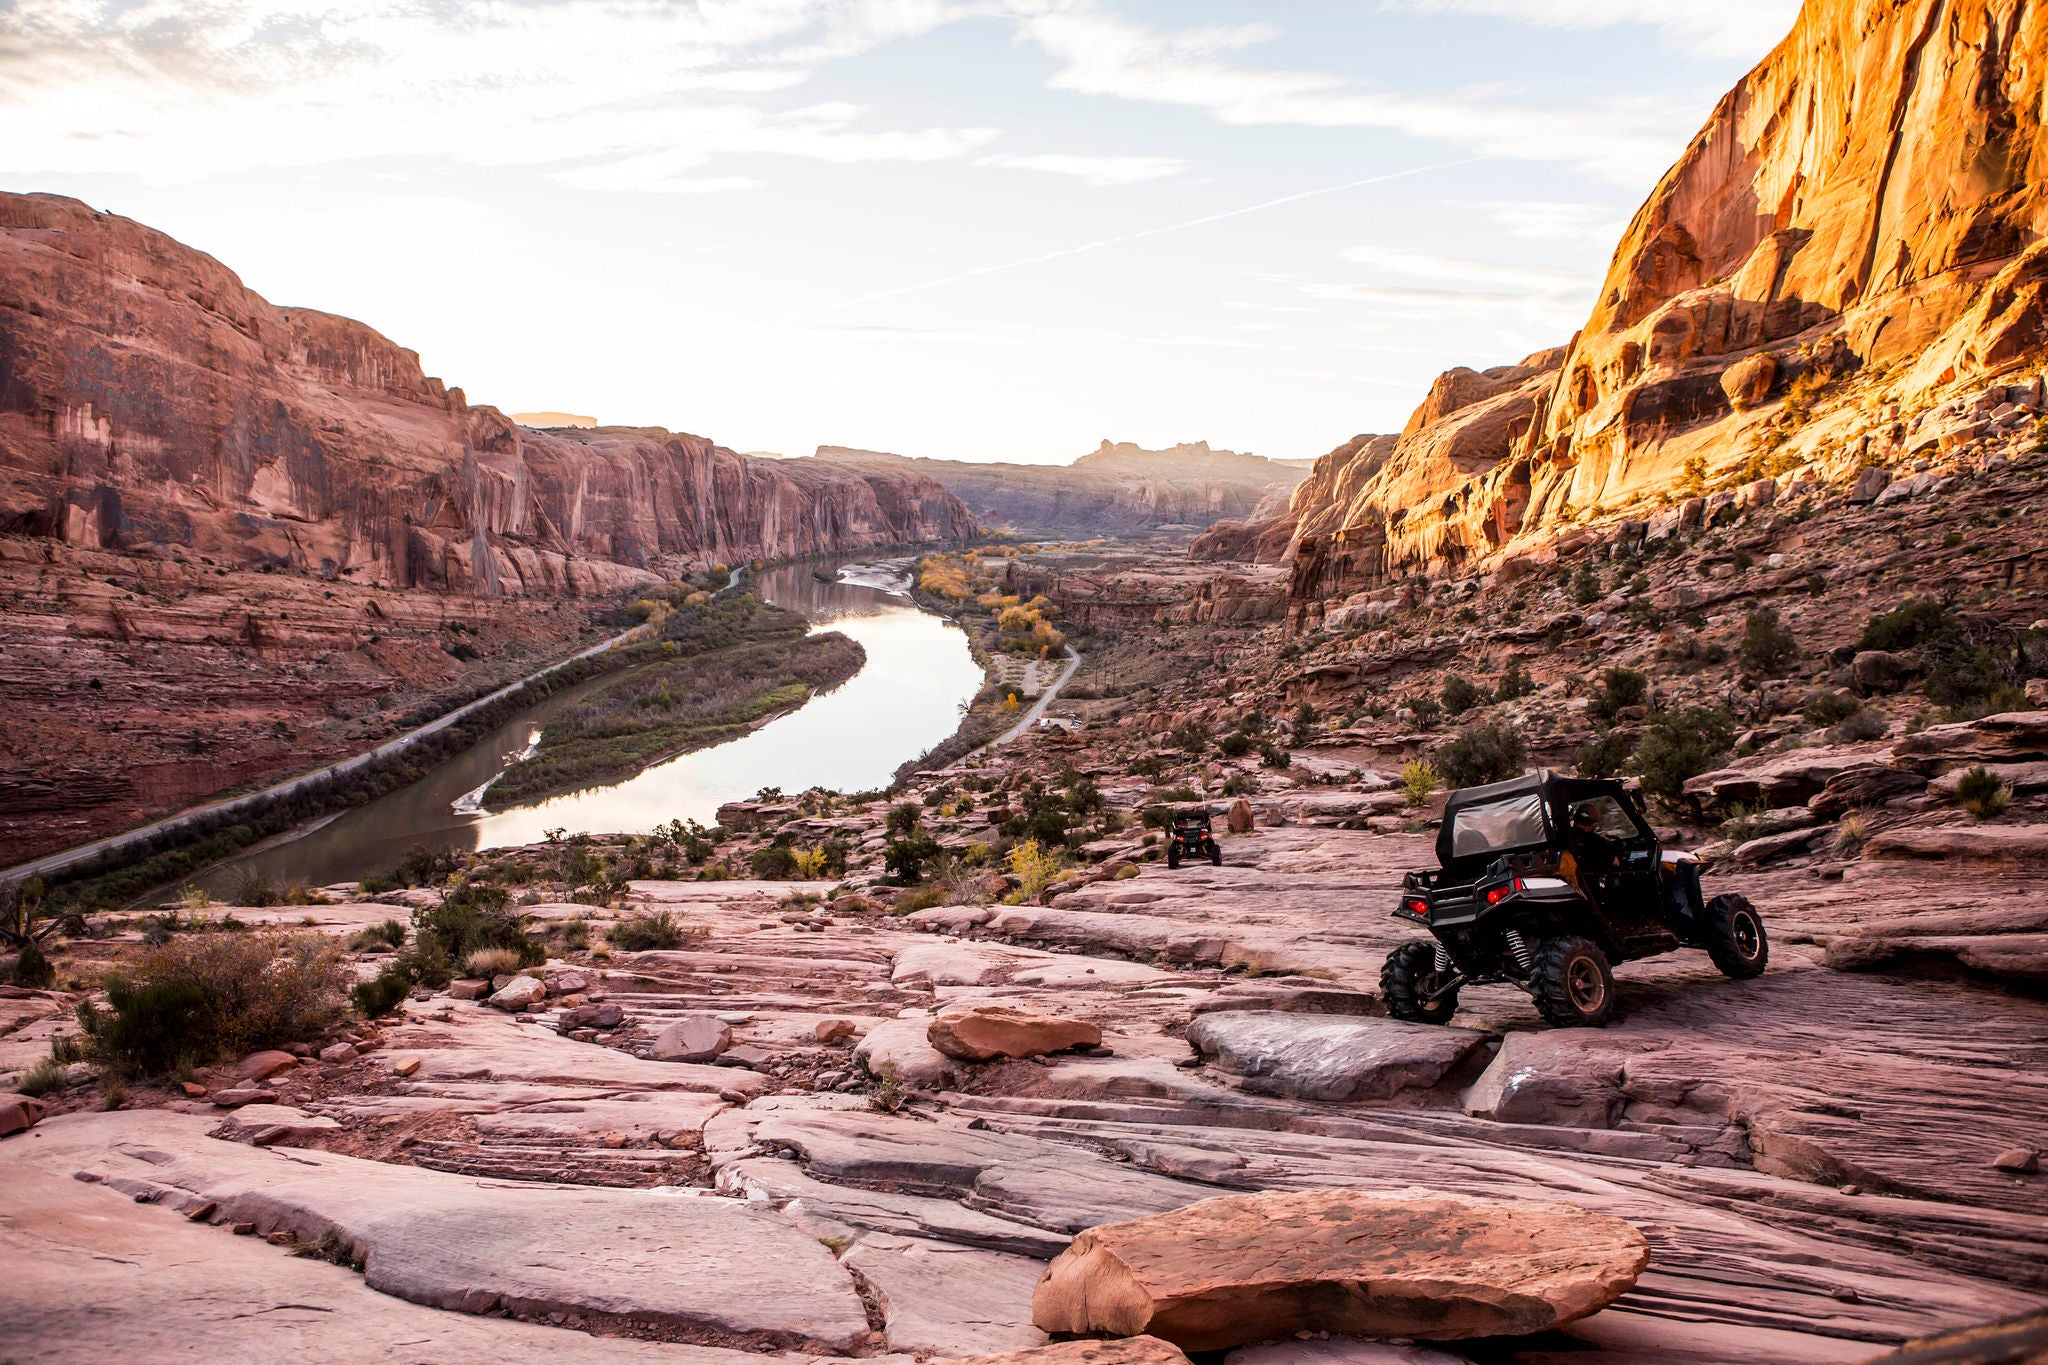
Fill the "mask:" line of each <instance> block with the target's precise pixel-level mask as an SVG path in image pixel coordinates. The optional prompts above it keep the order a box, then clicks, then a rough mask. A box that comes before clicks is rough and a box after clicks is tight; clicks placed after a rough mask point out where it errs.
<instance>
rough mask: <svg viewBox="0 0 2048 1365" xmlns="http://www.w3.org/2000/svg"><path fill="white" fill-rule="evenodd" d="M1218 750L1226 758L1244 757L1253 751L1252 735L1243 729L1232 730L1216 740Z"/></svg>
mask: <svg viewBox="0 0 2048 1365" xmlns="http://www.w3.org/2000/svg"><path fill="white" fill-rule="evenodd" d="M1216 750H1217V752H1218V753H1220V754H1222V755H1223V756H1224V757H1225V758H1243V757H1244V756H1245V755H1246V754H1248V753H1250V752H1251V751H1252V737H1251V736H1250V735H1248V734H1246V733H1245V732H1244V731H1242V730H1232V731H1231V732H1230V733H1229V734H1227V735H1225V736H1224V737H1223V738H1221V739H1219V740H1217V741H1216Z"/></svg>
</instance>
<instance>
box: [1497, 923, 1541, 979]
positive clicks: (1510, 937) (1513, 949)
mask: <svg viewBox="0 0 2048 1365" xmlns="http://www.w3.org/2000/svg"><path fill="white" fill-rule="evenodd" d="M1502 937H1503V938H1505V939H1506V940H1507V944H1508V952H1509V953H1510V954H1512V955H1513V956H1514V959H1515V965H1516V966H1517V967H1520V968H1521V969H1522V975H1523V976H1527V975H1529V974H1530V973H1531V972H1533V971H1535V970H1536V960H1535V959H1534V958H1532V957H1531V956H1529V945H1528V944H1527V943H1524V942H1523V941H1522V931H1521V930H1519V929H1510V930H1508V931H1507V932H1506V933H1505V934H1503V935H1502Z"/></svg>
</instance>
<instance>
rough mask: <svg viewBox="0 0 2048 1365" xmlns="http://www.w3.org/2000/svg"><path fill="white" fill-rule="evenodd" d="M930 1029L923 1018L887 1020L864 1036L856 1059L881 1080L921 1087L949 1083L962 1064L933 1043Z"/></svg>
mask: <svg viewBox="0 0 2048 1365" xmlns="http://www.w3.org/2000/svg"><path fill="white" fill-rule="evenodd" d="M929 1029H930V1026H929V1025H928V1024H927V1023H926V1022H925V1021H924V1020H922V1019H884V1020H883V1021H882V1022H881V1023H878V1024H876V1025H874V1026H873V1027H871V1028H870V1029H869V1030H868V1031H867V1032H866V1033H865V1034H863V1035H861V1040H860V1042H859V1044H857V1045H856V1046H855V1047H854V1049H853V1059H854V1060H855V1061H857V1062H859V1063H860V1064H861V1065H862V1066H863V1067H865V1068H867V1071H868V1074H870V1075H872V1076H875V1077H877V1078H878V1079H881V1080H889V1079H894V1080H897V1081H899V1082H901V1083H902V1084H904V1085H908V1086H915V1087H917V1088H918V1089H921V1090H936V1089H938V1088H939V1087H941V1086H944V1085H949V1084H951V1083H952V1080H953V1078H954V1076H955V1075H957V1074H958V1072H959V1065H958V1063H956V1062H955V1061H954V1060H953V1059H952V1058H950V1057H948V1056H947V1055H946V1054H945V1053H943V1052H940V1051H939V1050H938V1049H937V1048H935V1047H933V1046H932V1045H931V1040H930V1038H929V1037H928V1033H929Z"/></svg>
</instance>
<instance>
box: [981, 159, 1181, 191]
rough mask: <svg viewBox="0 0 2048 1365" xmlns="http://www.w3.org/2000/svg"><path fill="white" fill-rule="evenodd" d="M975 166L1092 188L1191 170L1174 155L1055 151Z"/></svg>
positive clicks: (1126, 183)
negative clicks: (1037, 173)
mask: <svg viewBox="0 0 2048 1365" xmlns="http://www.w3.org/2000/svg"><path fill="white" fill-rule="evenodd" d="M974 164H975V165H977V166H996V167H1000V168H1002V169H1004V170H1012V171H1043V172H1045V173H1046V174H1048V175H1066V176H1072V177H1073V178H1075V179H1077V180H1085V181H1086V182H1087V183H1089V184H1091V185H1137V184H1142V183H1143V182H1145V181H1147V180H1161V179H1164V178H1165V177H1167V176H1169V175H1178V174H1179V173H1180V172H1182V171H1184V170H1186V169H1187V164H1188V163H1187V162H1185V161H1182V160H1180V159H1179V158H1178V157H1171V156H1070V155H1066V154H1062V153H1057V152H1054V153H1046V154H1043V155H1039V156H1015V155H1010V154H1007V153H997V154H995V155H991V156H983V157H977V158H975V162H974Z"/></svg>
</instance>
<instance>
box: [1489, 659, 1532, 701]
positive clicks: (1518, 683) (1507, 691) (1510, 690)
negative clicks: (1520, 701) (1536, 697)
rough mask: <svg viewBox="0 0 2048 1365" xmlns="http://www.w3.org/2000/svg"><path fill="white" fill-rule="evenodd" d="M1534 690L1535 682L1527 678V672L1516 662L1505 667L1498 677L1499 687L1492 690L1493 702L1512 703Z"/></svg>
mask: <svg viewBox="0 0 2048 1365" xmlns="http://www.w3.org/2000/svg"><path fill="white" fill-rule="evenodd" d="M1535 690H1536V680H1535V679H1534V678H1532V677H1530V676H1529V670H1528V669H1527V668H1526V667H1524V666H1523V665H1522V663H1521V662H1520V661H1519V660H1517V661H1516V662H1514V663H1511V664H1509V665H1508V666H1507V669H1506V671H1504V672H1503V673H1502V674H1501V675H1500V685H1499V686H1498V687H1496V688H1494V689H1493V699H1494V700H1495V701H1513V700H1515V699H1516V698H1517V697H1526V696H1528V695H1529V694H1530V693H1532V692H1534V691H1535Z"/></svg>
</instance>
